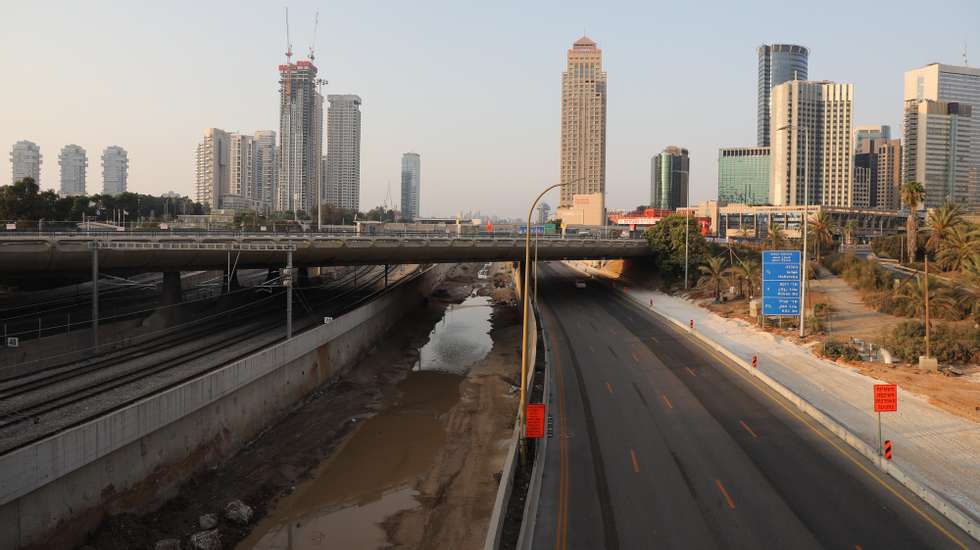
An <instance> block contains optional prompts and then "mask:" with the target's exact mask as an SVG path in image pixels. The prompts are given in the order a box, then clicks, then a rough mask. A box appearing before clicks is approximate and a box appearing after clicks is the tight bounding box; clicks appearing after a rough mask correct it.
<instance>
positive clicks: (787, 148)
mask: <svg viewBox="0 0 980 550" xmlns="http://www.w3.org/2000/svg"><path fill="white" fill-rule="evenodd" d="M853 96H854V88H853V86H852V85H850V84H839V83H836V82H827V81H809V80H792V81H789V82H784V83H783V84H780V85H778V86H776V87H775V88H773V89H772V121H771V130H770V133H771V142H772V146H771V147H770V157H771V164H770V166H771V168H770V174H771V175H770V179H771V181H770V186H769V201H770V202H771V203H772V204H774V205H777V206H797V205H802V204H804V189H806V188H807V187H808V188H809V199H808V200H807V201H806V202H807V203H809V204H814V205H816V204H822V205H825V206H846V207H850V206H853V205H854V193H853V180H852V175H853V169H854V166H853V164H852V154H853V150H852V149H851V124H852V123H851V118H852V113H853ZM807 145H809V147H807ZM807 153H809V155H807ZM805 164H809V166H808V167H807V166H805ZM804 177H809V185H808V186H807V185H805V181H804Z"/></svg>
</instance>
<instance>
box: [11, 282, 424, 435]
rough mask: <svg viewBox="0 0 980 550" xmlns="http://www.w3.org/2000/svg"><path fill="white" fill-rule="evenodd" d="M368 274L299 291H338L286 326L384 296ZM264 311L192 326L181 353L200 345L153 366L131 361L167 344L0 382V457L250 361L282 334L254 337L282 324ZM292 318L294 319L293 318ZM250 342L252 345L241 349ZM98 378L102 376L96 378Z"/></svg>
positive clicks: (311, 301) (300, 325)
mask: <svg viewBox="0 0 980 550" xmlns="http://www.w3.org/2000/svg"><path fill="white" fill-rule="evenodd" d="M372 271H380V270H379V269H377V268H365V269H364V270H362V271H361V272H360V273H357V274H356V277H357V278H358V279H359V281H358V282H359V283H361V284H360V285H359V286H358V287H349V286H346V283H348V282H350V281H351V280H353V278H354V277H355V274H353V273H352V274H350V275H349V276H346V277H344V278H342V279H340V280H338V281H336V282H334V283H332V284H330V285H328V286H325V287H323V288H314V289H309V288H308V289H306V290H319V291H321V292H319V293H318V294H326V293H328V292H329V291H331V290H337V289H341V292H339V293H334V294H331V295H327V296H322V295H321V296H314V297H312V298H310V297H307V299H306V300H305V301H306V302H307V304H306V307H307V308H309V311H306V312H304V311H303V310H302V309H300V310H299V312H295V313H294V325H295V326H296V328H297V329H298V330H304V329H306V328H309V327H310V326H314V325H317V324H319V323H320V322H322V321H321V319H322V315H331V316H337V315H340V314H342V313H344V312H346V311H349V310H350V309H353V308H354V307H356V306H357V305H359V304H361V303H363V302H365V301H367V300H370V299H372V298H373V297H375V296H376V295H378V294H380V293H381V292H383V291H384V290H374V289H373V287H374V285H375V284H376V283H378V282H379V281H380V280H381V279H382V278H383V277H384V273H383V272H380V273H374V274H372V273H371V272H372ZM365 272H367V273H365ZM410 278H412V277H411V276H410V277H406V278H404V279H402V281H405V280H408V279H410ZM400 282H401V281H400ZM396 284H397V283H396ZM297 290H298V291H299V292H300V293H302V292H303V289H302V288H300V289H297ZM281 295H282V291H281V290H280V291H279V292H278V293H274V294H272V295H270V296H268V297H266V298H264V299H263V301H269V303H272V304H276V303H277V302H278V300H276V298H278V297H280V296H281ZM252 305H254V303H253V304H252ZM268 310H269V308H266V307H260V308H258V309H252V310H248V311H247V312H246V313H244V314H243V315H245V317H242V316H234V317H233V318H230V319H229V318H228V317H229V316H228V315H225V316H223V317H225V318H224V319H223V320H221V321H220V322H219V323H215V324H207V325H204V326H201V327H197V330H194V331H192V332H193V333H191V334H185V335H183V337H182V339H183V341H184V343H185V347H186V346H188V345H190V344H191V343H192V342H195V341H196V342H199V343H200V345H197V346H191V347H189V348H188V349H181V350H179V351H177V352H175V353H171V354H169V355H165V356H162V357H161V358H160V360H158V361H149V362H143V363H140V362H139V360H138V359H146V358H147V357H152V356H154V355H155V354H160V355H164V354H163V353H161V350H162V349H163V348H165V347H169V348H170V349H176V348H175V347H174V344H173V341H172V340H171V341H170V342H169V344H168V343H166V342H155V343H154V344H153V345H152V346H150V347H147V348H143V347H141V348H140V349H139V351H137V352H136V353H137V354H138V357H136V356H134V354H133V353H127V354H125V355H124V356H121V357H117V356H112V357H108V358H105V359H103V360H101V361H99V360H97V361H94V362H91V363H89V364H85V365H82V366H77V367H70V368H68V369H64V368H59V367H50V368H48V369H45V371H47V372H42V373H40V374H39V375H38V376H34V377H32V378H31V379H29V380H27V381H23V380H21V381H18V380H16V379H14V378H7V379H4V380H0V403H9V404H11V405H14V404H15V405H14V406H12V407H10V408H6V407H5V408H6V410H2V409H0V452H8V451H10V450H13V449H16V448H19V447H22V446H24V445H28V444H30V443H32V442H34V441H37V440H39V439H42V438H44V437H47V436H50V435H52V434H54V433H57V432H59V431H62V430H64V429H67V428H69V427H71V426H75V425H78V424H80V423H83V422H85V421H87V420H90V419H92V418H94V417H97V416H100V415H102V414H105V413H107V412H110V411H111V410H114V409H116V408H119V407H122V406H125V405H127V404H130V403H132V402H135V401H136V400H138V399H141V398H144V397H146V396H147V395H152V394H153V393H157V392H159V391H163V390H165V389H167V388H170V387H173V386H175V385H177V384H180V383H183V382H185V381H187V380H189V379H192V378H195V377H197V376H200V375H202V374H205V373H207V372H210V371H211V370H214V369H216V368H220V367H221V366H223V365H225V364H228V363H229V362H233V361H235V360H238V359H240V358H243V357H245V356H248V355H251V354H253V353H255V352H256V351H258V350H259V349H261V348H263V347H265V346H268V345H271V344H273V343H275V342H278V341H281V340H282V339H284V336H285V335H283V336H282V337H277V338H274V339H271V340H270V339H269V338H265V339H261V340H258V339H256V336H257V335H262V334H268V332H269V331H270V330H274V329H276V328H279V327H282V326H283V325H284V324H285V323H284V319H281V318H279V317H270V316H269V315H267V313H268ZM276 311H281V307H276ZM296 313H299V315H298V317H299V319H297V315H296ZM304 313H305V314H304ZM204 333H207V334H208V335H209V336H210V338H205V337H202V335H203V334H204ZM250 342H253V343H254V344H253V345H249V343H250ZM232 346H238V347H240V348H241V350H242V352H241V353H240V354H236V355H234V356H233V357H229V356H228V355H227V354H225V355H224V356H222V357H220V358H218V359H217V360H216V361H215V362H214V364H204V365H202V367H201V368H199V369H193V372H192V373H191V374H187V375H183V376H177V377H176V378H175V379H173V380H168V381H167V382H166V384H164V385H162V386H157V387H152V388H148V389H145V391H134V392H133V393H132V395H129V396H127V398H126V399H125V401H124V402H121V403H115V404H113V405H112V406H111V407H108V408H104V409H100V410H92V411H87V412H86V413H85V414H82V415H79V416H80V417H79V418H78V419H73V420H72V422H71V423H70V424H68V425H62V426H59V427H57V428H54V429H52V430H43V429H40V430H37V432H36V433H34V434H32V435H31V436H30V437H29V438H17V439H18V440H17V441H16V442H15V443H14V444H13V445H12V446H10V445H5V444H4V440H5V439H7V438H8V437H10V435H11V434H12V433H14V432H16V431H23V430H24V429H25V428H27V427H29V426H33V425H38V424H43V421H44V416H45V415H49V414H52V413H55V412H57V411H60V410H63V409H66V408H68V407H72V406H73V405H80V404H83V403H84V402H85V401H88V400H90V399H93V398H97V397H99V396H100V395H104V394H107V393H108V392H112V391H113V390H121V389H123V388H125V387H126V386H129V385H135V384H138V383H140V382H141V381H145V380H147V379H149V378H151V377H154V376H156V375H162V374H165V373H166V372H167V371H170V370H171V369H174V368H176V367H180V366H185V365H187V364H188V363H190V362H192V361H198V360H200V361H202V362H206V361H207V358H208V356H209V355H217V354H218V353H219V352H220V350H222V349H227V348H229V347H232ZM62 367H63V366H62ZM110 371H111V372H110ZM100 373H101V374H105V375H104V376H99V374H100ZM59 387H60V388H59ZM96 409H98V407H96Z"/></svg>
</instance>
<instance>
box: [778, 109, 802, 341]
mask: <svg viewBox="0 0 980 550" xmlns="http://www.w3.org/2000/svg"><path fill="white" fill-rule="evenodd" d="M789 129H793V130H797V131H800V130H802V131H803V254H802V255H801V256H800V264H801V265H800V270H801V271H802V273H800V278H801V286H800V338H803V335H804V334H805V330H806V327H805V325H804V323H805V321H806V266H807V259H806V252H807V243H806V241H807V233H809V231H808V228H809V226H808V224H807V221H808V218H809V214H810V212H809V211H810V131H809V128H807V127H806V126H796V125H793V124H787V125H786V126H782V127H780V128H777V129H776V131H777V132H779V131H781V130H789Z"/></svg>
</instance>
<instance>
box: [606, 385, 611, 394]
mask: <svg viewBox="0 0 980 550" xmlns="http://www.w3.org/2000/svg"><path fill="white" fill-rule="evenodd" d="M606 389H607V390H609V393H612V384H610V383H609V382H606Z"/></svg>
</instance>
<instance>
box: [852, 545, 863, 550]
mask: <svg viewBox="0 0 980 550" xmlns="http://www.w3.org/2000/svg"><path fill="white" fill-rule="evenodd" d="M854 550H864V549H863V548H861V545H860V544H855V545H854Z"/></svg>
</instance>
